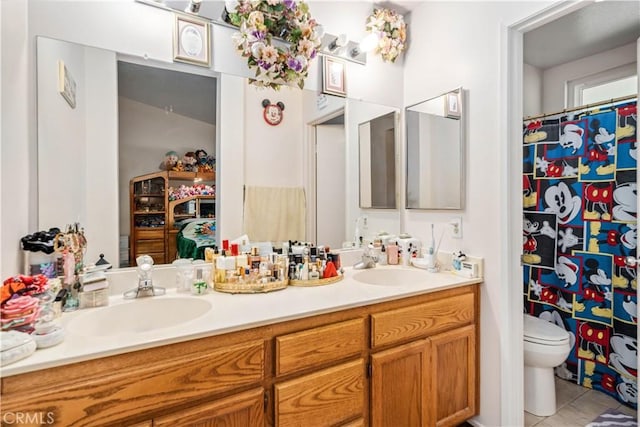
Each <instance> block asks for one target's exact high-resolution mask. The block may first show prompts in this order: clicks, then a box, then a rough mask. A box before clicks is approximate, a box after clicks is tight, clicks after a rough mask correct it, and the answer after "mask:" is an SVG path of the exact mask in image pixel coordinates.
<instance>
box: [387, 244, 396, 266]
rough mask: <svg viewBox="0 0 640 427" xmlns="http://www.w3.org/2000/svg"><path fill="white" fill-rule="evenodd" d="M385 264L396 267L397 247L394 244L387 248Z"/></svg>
mask: <svg viewBox="0 0 640 427" xmlns="http://www.w3.org/2000/svg"><path fill="white" fill-rule="evenodd" d="M387 262H388V264H389V265H398V245H397V244H396V243H392V244H390V245H388V246H387Z"/></svg>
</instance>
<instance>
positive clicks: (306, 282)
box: [289, 275, 344, 286]
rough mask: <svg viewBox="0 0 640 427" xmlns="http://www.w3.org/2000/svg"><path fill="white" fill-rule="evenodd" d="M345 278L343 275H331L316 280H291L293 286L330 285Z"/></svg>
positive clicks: (290, 283)
mask: <svg viewBox="0 0 640 427" xmlns="http://www.w3.org/2000/svg"><path fill="white" fill-rule="evenodd" d="M343 278H344V276H343V275H338V276H334V277H329V278H327V279H315V280H289V285H291V286H323V285H330V284H332V283H336V282H339V281H341V280H342V279H343Z"/></svg>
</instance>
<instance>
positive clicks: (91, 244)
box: [37, 38, 118, 262]
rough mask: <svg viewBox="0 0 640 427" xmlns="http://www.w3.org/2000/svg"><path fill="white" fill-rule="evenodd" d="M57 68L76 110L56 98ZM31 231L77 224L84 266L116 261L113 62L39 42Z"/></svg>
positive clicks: (99, 54) (74, 47)
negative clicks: (72, 92) (70, 87)
mask: <svg viewBox="0 0 640 427" xmlns="http://www.w3.org/2000/svg"><path fill="white" fill-rule="evenodd" d="M58 61H63V62H64V63H65V65H66V67H67V70H68V72H69V73H70V75H71V76H72V78H73V80H74V81H75V83H76V106H75V108H71V106H70V105H69V104H68V103H67V101H66V100H65V99H64V98H63V97H62V96H61V95H60V94H59V93H58ZM37 63H38V69H39V70H41V71H40V72H39V73H38V105H37V107H38V135H39V145H38V189H39V191H38V205H37V206H38V227H39V228H40V229H43V230H46V229H49V228H51V227H58V228H60V229H64V227H65V226H66V225H67V224H72V223H74V222H78V223H79V224H80V225H81V226H82V227H83V228H84V229H85V233H86V237H87V242H88V245H87V251H86V255H85V260H86V261H87V262H95V261H97V260H98V255H99V254H101V253H103V254H104V255H105V258H106V259H107V260H113V262H116V260H117V259H118V237H117V235H113V233H111V232H110V230H113V229H114V226H115V227H117V211H118V194H117V188H116V186H115V183H116V182H117V173H118V170H117V141H118V139H117V128H118V120H117V115H116V113H117V102H116V93H117V88H116V84H117V79H116V66H115V54H114V53H113V52H110V51H107V50H103V49H93V48H87V47H84V46H81V45H78V44H75V43H66V42H61V41H59V40H53V39H45V38H40V39H39V40H38V58H37ZM114 216H115V218H114Z"/></svg>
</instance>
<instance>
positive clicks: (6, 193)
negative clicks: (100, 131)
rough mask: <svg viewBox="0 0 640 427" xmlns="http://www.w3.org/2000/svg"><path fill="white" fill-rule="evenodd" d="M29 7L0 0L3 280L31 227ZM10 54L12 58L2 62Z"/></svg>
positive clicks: (17, 263)
mask: <svg viewBox="0 0 640 427" xmlns="http://www.w3.org/2000/svg"><path fill="white" fill-rule="evenodd" d="M28 9H29V5H28V4H27V3H26V2H20V1H1V2H0V13H1V16H0V19H1V21H0V23H1V27H0V31H1V33H0V48H1V49H2V58H3V60H2V64H1V70H2V76H1V79H2V80H1V81H0V84H1V86H0V93H2V128H1V129H0V135H1V140H2V145H1V147H0V152H1V156H2V168H1V170H0V172H1V173H2V176H1V179H0V188H1V191H0V199H1V202H0V208H1V209H2V215H1V217H2V218H1V221H2V223H1V231H0V235H1V237H2V239H1V243H0V244H1V245H2V246H1V249H0V273H1V274H2V276H1V277H2V278H3V279H4V278H6V277H8V276H10V275H13V274H16V273H17V272H20V271H21V262H22V261H21V255H22V254H21V252H20V238H21V237H23V236H25V235H26V234H28V233H29V232H30V231H35V230H33V229H32V228H31V227H33V226H34V225H35V224H36V221H37V219H36V215H37V211H36V209H35V207H36V206H37V203H36V197H37V193H36V190H35V189H36V187H37V185H36V179H37V178H36V175H35V171H36V167H35V164H36V151H35V145H34V144H32V143H31V142H32V141H34V139H35V136H34V134H35V127H32V126H31V125H35V122H34V120H33V119H32V117H35V110H34V108H35V107H34V106H35V104H34V102H33V97H35V85H34V84H33V81H32V80H31V79H32V78H34V77H35V55H31V53H32V52H33V49H34V46H35V41H33V40H31V39H29V38H28V34H27V31H26V29H27V28H28V25H27V16H28ZM5 58H10V60H5Z"/></svg>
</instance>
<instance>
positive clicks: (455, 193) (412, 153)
mask: <svg viewBox="0 0 640 427" xmlns="http://www.w3.org/2000/svg"><path fill="white" fill-rule="evenodd" d="M463 93H464V91H463V90H462V88H458V89H455V90H452V91H450V92H447V93H445V94H443V95H440V96H437V97H435V98H432V99H429V100H426V101H424V102H420V103H417V104H414V105H411V106H409V107H407V108H406V109H405V120H406V123H407V176H406V181H407V186H406V207H407V208H408V209H462V208H463V207H464V156H463V153H464V108H463V107H464V102H463V96H462V95H463Z"/></svg>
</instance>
